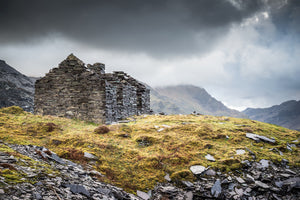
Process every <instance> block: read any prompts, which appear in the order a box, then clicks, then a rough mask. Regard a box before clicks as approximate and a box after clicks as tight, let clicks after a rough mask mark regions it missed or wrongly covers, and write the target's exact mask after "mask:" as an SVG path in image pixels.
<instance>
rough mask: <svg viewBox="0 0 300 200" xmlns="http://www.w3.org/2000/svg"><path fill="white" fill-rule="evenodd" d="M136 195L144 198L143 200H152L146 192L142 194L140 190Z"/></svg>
mask: <svg viewBox="0 0 300 200" xmlns="http://www.w3.org/2000/svg"><path fill="white" fill-rule="evenodd" d="M136 194H137V195H138V197H140V198H142V199H143V200H148V199H150V196H149V195H148V194H147V193H146V192H142V191H140V190H138V191H136Z"/></svg>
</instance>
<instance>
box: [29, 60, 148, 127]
mask: <svg viewBox="0 0 300 200" xmlns="http://www.w3.org/2000/svg"><path fill="white" fill-rule="evenodd" d="M104 70H105V65H104V64H101V63H95V64H94V65H87V67H86V66H85V65H84V63H83V62H82V61H81V60H79V59H78V58H76V57H75V56H74V55H73V54H71V55H70V56H68V57H67V59H66V60H64V61H63V62H61V63H60V64H59V66H58V68H53V69H52V70H50V72H49V73H48V74H46V76H45V77H43V78H41V79H40V80H38V81H37V82H36V84H35V105H34V110H35V113H36V114H41V115H55V116H62V117H69V118H77V119H81V120H86V121H92V122H95V123H111V122H114V121H118V120H121V119H124V118H126V117H128V116H131V115H140V114H143V113H149V111H150V91H149V90H148V89H146V87H145V86H144V85H143V84H141V83H140V82H138V81H137V80H135V79H134V78H132V77H130V76H129V75H127V74H126V73H124V72H114V73H110V74H105V71H104Z"/></svg>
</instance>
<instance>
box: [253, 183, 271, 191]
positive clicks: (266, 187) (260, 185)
mask: <svg viewBox="0 0 300 200" xmlns="http://www.w3.org/2000/svg"><path fill="white" fill-rule="evenodd" d="M255 185H256V186H258V187H261V188H264V189H269V188H270V186H269V185H267V184H265V183H263V182H261V181H255Z"/></svg>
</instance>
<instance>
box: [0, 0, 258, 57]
mask: <svg viewBox="0 0 300 200" xmlns="http://www.w3.org/2000/svg"><path fill="white" fill-rule="evenodd" d="M232 2H235V3H232ZM263 6H264V4H263V3H261V1H259V0H244V1H238V0H236V1H230V0H147V1H142V0H126V1H124V0H107V1H104V0H103V1H101V0H87V1H83V0H56V1H54V0H26V1H17V0H7V1H3V0H1V1H0V24H1V25H0V42H1V43H12V42H14V43H20V42H30V41H32V40H36V39H39V38H44V37H48V36H49V35H51V34H61V35H62V36H63V37H67V38H69V39H72V40H76V41H77V42H81V43H85V44H88V45H94V46H96V47H98V48H99V47H100V48H104V49H115V50H118V49H121V50H125V51H133V52H143V53H148V54H150V55H169V54H178V53H193V52H197V53H199V52H200V53H201V52H203V51H208V50H209V49H210V48H211V47H213V45H214V44H215V43H216V42H217V41H218V39H220V38H221V37H222V36H224V35H226V33H227V31H228V30H229V28H230V26H231V25H232V24H233V23H239V22H241V21H242V20H243V19H244V18H246V17H249V16H251V15H252V14H254V13H255V12H257V11H259V10H260V9H261V8H262V7H263Z"/></svg>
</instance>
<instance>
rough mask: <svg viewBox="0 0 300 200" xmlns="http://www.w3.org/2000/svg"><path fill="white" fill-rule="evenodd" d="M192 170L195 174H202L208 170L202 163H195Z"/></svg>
mask: <svg viewBox="0 0 300 200" xmlns="http://www.w3.org/2000/svg"><path fill="white" fill-rule="evenodd" d="M190 170H191V172H192V173H193V174H195V175H200V174H202V173H203V172H204V171H205V170H206V167H204V166H201V165H193V166H191V167H190Z"/></svg>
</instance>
